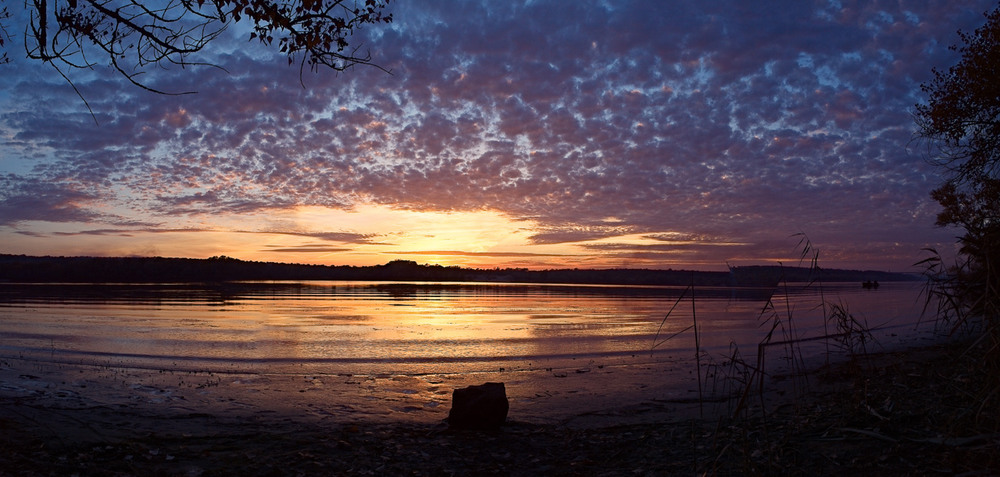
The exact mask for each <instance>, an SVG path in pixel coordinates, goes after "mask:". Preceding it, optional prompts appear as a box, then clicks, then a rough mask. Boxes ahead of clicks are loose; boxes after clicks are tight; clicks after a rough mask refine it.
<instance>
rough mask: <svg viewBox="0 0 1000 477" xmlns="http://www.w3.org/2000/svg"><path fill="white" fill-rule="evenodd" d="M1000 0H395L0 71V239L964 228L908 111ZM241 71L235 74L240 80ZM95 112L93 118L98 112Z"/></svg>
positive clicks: (178, 249) (276, 244) (290, 250)
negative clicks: (123, 65) (344, 50)
mask: <svg viewBox="0 0 1000 477" xmlns="http://www.w3.org/2000/svg"><path fill="white" fill-rule="evenodd" d="M993 5H994V2H991V1H964V2H945V1H936V2H914V3H913V4H906V5H897V4H892V5H880V4H868V3H862V4H860V5H853V4H852V5H846V6H845V5H841V4H840V3H839V2H799V1H789V2H779V3H777V4H774V3H769V4H767V6H766V7H765V6H753V5H747V6H741V7H739V8H731V7H732V5H730V4H722V3H713V2H708V3H704V4H697V5H696V4H694V3H691V2H661V1H652V2H642V1H636V2H611V3H608V4H598V3H593V2H524V3H523V4H522V3H521V2H449V1H440V2H439V1H428V2H420V1H417V2H398V3H395V2H394V3H391V4H390V8H391V9H392V12H393V15H394V19H395V20H394V22H393V23H391V24H389V25H382V26H376V27H372V28H370V29H367V30H364V31H362V32H360V33H359V35H360V36H359V41H361V42H362V43H363V44H364V48H365V49H370V51H371V54H372V58H373V60H374V61H375V62H376V63H377V64H379V65H381V66H384V67H385V68H386V69H388V70H391V72H392V74H386V73H385V72H383V71H380V70H378V69H376V68H365V67H358V68H353V69H351V70H349V71H347V72H345V73H343V74H334V73H332V72H328V71H327V72H324V71H321V72H319V73H316V74H313V73H309V72H308V71H306V72H305V73H304V74H303V76H302V77H301V78H300V76H299V71H298V69H297V68H295V67H288V66H287V65H286V63H287V62H286V61H285V58H284V57H283V56H281V55H279V54H277V53H276V52H272V51H269V50H264V49H262V47H260V46H259V45H257V44H256V43H247V42H246V39H245V38H243V37H238V36H237V35H239V31H241V30H240V29H239V28H235V29H233V31H231V32H228V33H227V35H231V36H223V37H220V38H219V41H218V42H217V44H214V45H213V47H212V48H211V50H210V51H207V52H205V53H204V54H205V55H206V56H205V57H204V58H199V59H198V61H204V62H207V63H212V64H217V65H219V66H221V67H222V68H224V70H222V69H217V68H187V69H183V70H181V69H173V70H171V69H167V70H162V71H161V70H156V71H151V72H150V73H149V75H148V76H147V77H144V81H147V82H149V83H150V84H152V85H154V86H156V87H157V88H159V89H161V90H164V91H188V90H196V91H198V93H197V94H192V95H177V96H175V95H157V94H153V93H149V92H146V91H143V90H140V89H138V88H134V87H132V86H130V85H127V84H126V82H125V80H123V79H122V78H120V77H118V76H116V75H115V74H114V73H113V72H111V71H109V70H108V69H107V68H95V69H94V70H91V71H70V76H71V78H72V80H73V81H74V85H75V86H76V87H77V88H78V89H79V91H80V94H82V95H83V97H84V98H86V100H87V103H84V102H83V101H81V99H80V97H78V96H77V94H76V93H75V92H74V90H73V88H72V87H71V86H70V85H69V84H67V83H66V82H65V81H64V80H63V79H62V78H61V77H59V76H58V74H57V73H55V72H54V71H53V70H52V69H50V68H47V67H45V66H44V65H39V64H35V63H32V62H29V61H27V60H25V59H24V58H21V57H19V56H18V55H19V54H20V51H21V50H20V48H21V46H20V45H18V44H16V41H17V40H18V38H16V36H17V35H15V38H13V39H12V41H14V44H13V45H12V46H11V47H10V51H11V52H12V53H15V52H16V53H18V54H11V55H10V56H11V59H12V62H11V64H8V65H3V66H0V68H2V69H0V74H2V75H3V78H4V80H5V81H3V82H2V84H0V140H2V141H3V148H2V150H0V253H9V254H30V255H95V256H168V257H192V258H206V257H211V256H216V255H227V256H232V257H236V258H240V259H244V260H258V261H276V262H296V263H313V264H332V265H376V264H383V263H386V262H389V261H391V260H396V259H405V260H413V261H416V262H418V263H426V264H438V265H443V266H463V267H475V268H493V267H502V268H503V267H517V268H531V269H547V268H619V267H629V268H632V267H636V268H674V269H678V268H693V269H701V270H723V269H725V268H726V267H727V265H748V264H774V263H775V262H783V263H788V262H794V261H795V260H797V259H798V257H799V254H798V252H799V250H798V249H797V248H796V245H797V243H798V242H799V237H798V236H794V235H795V234H800V233H802V234H805V236H807V237H808V239H809V240H810V241H811V242H812V244H813V245H814V246H815V247H816V249H818V250H819V251H820V252H821V255H820V260H821V261H822V262H823V265H824V266H826V267H830V268H873V269H883V270H892V271H907V270H911V269H912V265H913V264H914V263H915V262H918V261H919V260H921V259H922V258H925V257H924V256H923V255H922V252H921V250H922V249H924V248H925V247H934V248H936V249H938V250H941V251H943V252H947V251H948V250H951V249H953V247H954V245H953V242H954V239H953V236H954V235H955V233H954V231H951V230H942V229H938V228H935V227H934V220H935V214H936V213H937V211H938V206H937V204H936V203H934V202H933V201H932V200H931V199H930V197H929V192H930V191H931V190H932V189H933V188H934V187H936V186H937V185H938V184H939V182H940V180H941V179H940V176H939V174H938V171H936V170H935V169H934V168H933V167H932V166H930V165H929V164H928V162H927V160H926V159H927V151H925V150H922V149H920V148H916V147H914V146H913V142H912V139H913V131H914V126H913V119H912V115H911V113H912V110H913V105H914V104H916V103H918V102H920V101H922V100H923V96H922V93H921V92H920V88H919V86H920V84H921V83H922V82H925V81H927V80H929V79H930V78H931V75H932V73H931V71H932V68H934V67H938V68H946V67H947V66H949V65H950V64H952V63H953V62H954V61H955V59H956V54H955V52H952V51H949V50H948V49H947V46H948V45H950V44H953V43H955V42H957V41H958V37H957V35H956V34H955V31H956V30H958V29H963V30H966V31H971V30H973V29H975V28H976V27H977V26H979V25H980V24H981V23H982V21H983V17H982V13H983V12H984V11H986V10H987V9H989V8H991V7H992V6H993ZM227 71H228V73H227ZM88 105H89V107H90V108H91V110H92V111H93V116H92V115H91V113H90V111H88Z"/></svg>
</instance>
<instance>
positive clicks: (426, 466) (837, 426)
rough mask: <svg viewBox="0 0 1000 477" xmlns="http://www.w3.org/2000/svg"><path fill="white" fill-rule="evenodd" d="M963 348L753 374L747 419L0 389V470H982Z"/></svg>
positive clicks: (972, 371)
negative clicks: (61, 397)
mask: <svg viewBox="0 0 1000 477" xmlns="http://www.w3.org/2000/svg"><path fill="white" fill-rule="evenodd" d="M965 349H966V347H965V346H937V347H929V348H922V349H918V350H912V351H907V352H899V353H886V354H880V355H874V356H871V357H869V358H866V359H863V360H860V361H859V362H856V363H853V364H843V365H838V366H834V367H828V368H824V369H820V370H817V371H814V372H812V373H810V374H809V375H808V376H800V377H786V378H785V380H784V381H783V382H779V383H774V382H768V384H767V386H768V390H766V392H765V393H764V394H763V396H762V395H761V394H760V392H759V389H756V388H755V390H754V392H753V393H751V395H750V397H751V402H753V403H756V404H759V403H760V402H761V401H762V400H763V401H764V404H765V405H766V408H767V409H768V411H767V412H766V413H762V412H760V409H759V408H756V409H755V411H754V412H753V413H752V415H750V416H747V415H746V414H745V413H741V415H739V416H737V417H735V418H734V417H732V416H731V413H732V411H733V410H734V409H735V407H736V402H735V401H730V402H724V403H718V402H716V403H706V404H705V406H706V409H709V411H710V412H708V413H706V414H707V415H712V414H716V415H720V414H721V415H730V416H729V417H721V418H720V417H713V418H699V417H698V413H697V412H694V414H693V415H689V416H672V417H670V418H664V417H663V413H651V414H650V419H649V420H648V421H647V422H642V423H639V424H629V425H608V424H607V422H608V419H607V416H604V418H603V419H602V420H601V421H600V422H601V423H602V424H600V425H597V426H580V425H576V424H574V425H561V424H545V425H539V424H529V423H524V422H516V421H514V422H510V423H508V425H507V426H505V427H504V428H503V429H502V430H500V431H498V432H492V433H490V432H486V433H481V432H479V433H477V432H468V431H462V432H459V431H451V430H449V429H448V428H447V426H446V425H445V424H443V423H435V424H431V425H419V424H385V423H381V424H372V423H362V422H358V423H343V424H339V425H336V426H330V425H323V426H322V427H320V426H318V425H316V424H311V423H304V422H297V421H294V420H290V419H282V418H281V416H274V417H273V419H267V420H262V419H252V420H247V419H243V420H236V419H230V418H227V417H225V416H216V415H209V414H197V413H195V414H190V415H181V416H178V415H170V416H165V415H157V414H156V413H154V412H152V411H150V410H149V409H147V408H130V407H122V408H115V409H112V408H107V407H102V406H98V407H90V408H73V407H59V406H55V405H42V404H39V403H38V401H35V400H27V399H17V398H7V399H5V400H4V401H3V402H2V403H0V475H74V474H75V475H190V476H199V475H241V476H250V475H435V476H436V475H753V474H763V475H838V476H840V475H997V474H1000V433H998V431H1000V429H998V428H997V427H996V425H995V423H996V422H997V415H996V413H997V410H995V409H981V406H979V404H978V402H979V401H978V398H977V397H976V394H975V392H974V389H975V388H974V386H973V385H974V384H975V383H976V382H980V381H981V380H982V379H983V377H982V376H979V375H978V374H977V371H976V369H977V367H976V366H975V364H976V363H975V360H974V359H973V358H972V357H970V356H969V355H963V354H962V352H963V351H964V350H965ZM778 389H780V390H782V391H778ZM756 404H755V405H756ZM643 409H647V410H648V409H649V407H648V406H647V407H645V408H643ZM693 409H697V407H694V408H693ZM621 412H622V413H628V412H631V411H629V410H627V409H623V410H621ZM636 412H638V411H636ZM630 417H631V418H632V419H630V420H629V421H630V422H635V419H634V418H635V416H634V415H633V416H630ZM574 422H576V423H579V422H580V421H579V420H574Z"/></svg>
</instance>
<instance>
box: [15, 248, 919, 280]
mask: <svg viewBox="0 0 1000 477" xmlns="http://www.w3.org/2000/svg"><path fill="white" fill-rule="evenodd" d="M919 279H920V276H919V275H916V274H911V273H893V272H884V271H876V270H833V269H831V270H826V269H823V270H816V269H810V268H803V267H781V266H744V267H731V268H730V270H729V271H728V272H710V271H696V270H655V269H602V270H583V269H555V270H528V269H520V268H506V269H469V268H460V267H442V266H440V265H420V264H417V263H416V262H413V261H408V260H394V261H391V262H389V263H386V264H384V265H375V266H368V267H354V266H334V265H331V266H327V265H302V264H289V263H273V262H251V261H244V260H239V259H235V258H230V257H213V258H209V259H188V258H162V257H118V258H111V257H33V256H25V255H2V254H0V282H32V283H178V282H226V281H247V280H351V281H407V282H413V281H434V282H506V283H564V284H605V285H636V286H639V285H644V286H688V285H694V286H702V287H769V286H774V285H776V284H777V283H778V282H779V281H781V280H784V281H788V282H804V281H812V280H821V281H826V282H858V283H859V284H860V283H862V282H866V281H883V282H888V281H914V280H919Z"/></svg>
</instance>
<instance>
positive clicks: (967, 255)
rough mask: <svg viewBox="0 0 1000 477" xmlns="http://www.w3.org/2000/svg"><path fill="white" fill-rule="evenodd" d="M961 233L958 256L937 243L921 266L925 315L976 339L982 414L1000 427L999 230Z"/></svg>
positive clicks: (970, 352) (949, 329)
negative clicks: (950, 257)
mask: <svg viewBox="0 0 1000 477" xmlns="http://www.w3.org/2000/svg"><path fill="white" fill-rule="evenodd" d="M970 237H971V235H966V236H965V237H962V238H960V244H961V245H962V247H961V249H960V253H959V256H958V258H956V260H955V263H954V264H953V265H951V266H948V265H946V263H945V261H944V259H943V258H942V257H941V254H940V253H938V251H937V250H935V249H933V248H927V249H924V250H925V252H927V253H929V255H930V256H929V257H928V258H926V259H924V260H921V261H920V262H918V263H917V264H916V265H917V266H920V267H922V268H923V274H924V277H925V279H926V282H925V286H924V290H923V292H924V298H925V302H924V314H925V315H927V314H929V315H930V316H931V317H932V319H933V320H934V322H935V325H936V326H937V327H938V328H939V329H940V330H941V331H944V332H945V333H947V334H948V335H949V336H961V337H965V338H971V344H970V346H969V347H968V349H967V350H966V355H969V356H971V357H972V358H973V360H972V361H973V362H974V363H975V369H974V371H975V372H976V373H978V374H980V375H981V376H982V377H983V379H982V380H981V384H980V386H979V390H978V396H977V400H978V401H979V403H980V406H979V409H978V410H976V415H977V417H978V418H979V419H980V421H982V423H983V424H984V425H988V426H990V427H993V428H996V429H1000V416H998V415H997V413H996V412H994V410H995V409H996V408H997V406H1000V251H998V247H997V243H996V239H997V234H993V235H989V234H987V235H985V236H984V238H983V239H981V240H979V241H973V239H972V238H970Z"/></svg>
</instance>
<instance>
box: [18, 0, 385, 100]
mask: <svg viewBox="0 0 1000 477" xmlns="http://www.w3.org/2000/svg"><path fill="white" fill-rule="evenodd" d="M388 2H389V0H297V1H289V0H278V1H273V0H271V1H268V0H164V1H152V2H151V1H147V0H25V1H24V3H23V5H24V9H25V12H24V15H23V16H16V15H11V14H10V10H9V9H8V7H7V6H4V7H3V8H2V10H0V55H2V56H0V61H2V60H3V59H7V50H6V48H7V45H8V43H9V39H10V38H11V37H10V35H9V31H8V27H9V22H10V21H11V19H12V18H14V19H17V18H22V19H24V21H25V22H26V25H25V27H24V48H25V52H26V55H27V57H28V58H30V59H33V60H38V61H41V62H43V63H47V64H50V65H52V66H53V67H54V68H55V69H56V71H57V72H58V73H59V74H60V75H61V76H62V77H63V78H66V79H67V81H69V79H68V78H67V76H66V74H65V72H64V68H91V67H93V66H96V65H99V64H107V65H109V66H110V67H111V68H113V69H114V70H116V71H117V72H118V73H120V74H121V75H122V76H124V77H125V78H126V79H128V81H130V82H132V84H135V85H136V86H138V87H140V88H143V89H146V90H150V91H154V92H157V93H163V91H159V90H157V89H155V88H153V87H151V86H150V85H149V84H147V83H145V82H143V81H141V79H142V78H141V76H142V75H143V74H144V73H145V72H146V71H147V70H148V69H150V68H151V67H155V66H166V65H168V64H174V65H180V66H189V65H195V64H205V63H201V62H199V61H198V60H195V59H192V58H193V55H195V54H196V53H198V52H201V51H202V50H203V49H205V48H206V47H207V46H208V45H209V44H211V43H212V42H213V40H215V39H216V38H218V37H219V35H221V34H222V33H223V32H224V31H225V30H226V29H227V28H228V27H230V26H232V25H234V24H237V23H242V24H250V25H251V26H252V28H251V29H250V33H249V39H250V40H251V41H252V40H256V41H259V42H260V43H262V44H264V45H267V46H276V47H277V49H278V51H279V52H281V53H284V54H285V55H287V57H288V63H289V64H292V63H294V62H295V61H296V60H298V61H300V62H301V67H305V66H306V65H308V66H309V67H310V68H311V69H313V70H316V69H319V68H330V69H333V70H336V71H343V70H345V69H347V68H350V67H351V66H354V65H357V64H362V65H372V66H376V67H378V66H377V65H375V64H374V63H373V62H372V59H371V55H370V54H369V53H367V52H364V53H362V52H360V48H359V47H356V46H355V47H352V46H351V45H350V42H349V41H348V40H349V38H350V36H351V35H352V34H353V33H354V32H355V31H357V30H358V29H359V28H361V27H363V26H364V25H366V24H379V23H389V22H391V21H392V14H391V13H387V12H385V8H386V6H387V4H388ZM14 3H21V2H14ZM5 40H6V41H5ZM71 84H72V82H71Z"/></svg>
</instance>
